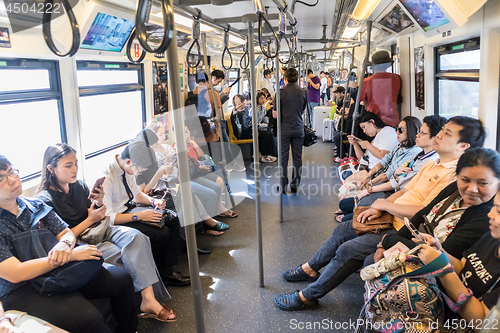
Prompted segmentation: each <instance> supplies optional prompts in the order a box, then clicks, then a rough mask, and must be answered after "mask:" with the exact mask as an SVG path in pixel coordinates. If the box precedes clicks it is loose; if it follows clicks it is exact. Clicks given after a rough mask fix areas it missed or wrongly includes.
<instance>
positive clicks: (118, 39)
mask: <svg viewBox="0 0 500 333" xmlns="http://www.w3.org/2000/svg"><path fill="white" fill-rule="evenodd" d="M134 26H135V22H134V21H129V20H125V19H122V18H119V17H116V16H111V15H108V14H103V13H97V15H96V17H95V19H94V22H93V23H92V26H91V27H90V29H89V32H88V33H87V35H86V36H85V39H84V40H83V42H82V45H81V46H80V47H81V48H82V49H90V50H100V51H112V52H120V51H121V50H122V48H123V45H125V42H126V41H127V39H128V36H130V33H131V32H132V29H133V28H134Z"/></svg>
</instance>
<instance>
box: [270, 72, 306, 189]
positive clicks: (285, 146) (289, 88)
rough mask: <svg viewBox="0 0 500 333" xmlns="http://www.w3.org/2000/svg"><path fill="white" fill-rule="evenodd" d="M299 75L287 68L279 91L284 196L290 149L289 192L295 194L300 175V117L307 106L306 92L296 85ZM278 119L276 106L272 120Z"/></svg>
mask: <svg viewBox="0 0 500 333" xmlns="http://www.w3.org/2000/svg"><path fill="white" fill-rule="evenodd" d="M298 79H299V74H298V73H297V70H295V69H293V68H289V69H287V70H286V71H285V76H284V80H285V87H284V88H281V90H280V105H281V142H282V151H281V158H282V161H283V174H282V178H281V191H282V193H283V194H286V187H287V186H288V156H289V151H290V146H291V148H292V158H293V171H292V181H291V182H290V190H291V191H292V193H295V192H297V188H298V187H299V185H300V178H301V173H302V146H303V144H304V120H303V118H302V115H303V114H304V110H305V108H306V105H307V90H303V89H301V88H300V87H299V86H298V85H297V81H298ZM277 117H278V111H276V104H275V106H274V110H273V118H277Z"/></svg>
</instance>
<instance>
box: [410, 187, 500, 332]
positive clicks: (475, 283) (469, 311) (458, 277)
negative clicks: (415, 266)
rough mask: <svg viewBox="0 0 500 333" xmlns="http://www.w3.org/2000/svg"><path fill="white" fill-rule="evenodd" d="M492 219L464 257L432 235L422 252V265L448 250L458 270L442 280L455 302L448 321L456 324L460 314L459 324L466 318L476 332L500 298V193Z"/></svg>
mask: <svg viewBox="0 0 500 333" xmlns="http://www.w3.org/2000/svg"><path fill="white" fill-rule="evenodd" d="M488 217H489V218H490V220H489V224H490V227H489V229H490V232H487V233H485V234H484V235H483V236H482V237H481V239H479V240H478V241H477V242H476V243H475V244H474V245H473V246H472V247H470V248H469V249H468V250H466V251H465V252H463V256H459V257H456V256H454V255H450V254H449V253H448V251H447V250H446V249H443V246H441V244H440V242H439V240H438V239H436V238H433V237H430V236H428V235H427V236H425V237H426V238H425V240H426V243H427V244H424V245H423V248H422V249H421V250H420V251H419V253H418V256H419V258H420V259H421V260H422V262H423V263H424V264H428V263H430V262H431V261H433V260H434V259H435V258H437V257H438V256H439V255H440V254H441V252H442V251H445V253H446V256H447V257H448V260H449V262H450V264H451V265H453V268H454V270H455V271H454V272H452V273H448V274H445V275H442V276H440V277H439V281H440V282H441V284H440V288H441V289H442V290H443V291H444V292H445V293H446V295H447V296H448V297H449V298H450V299H451V300H452V301H453V302H454V303H455V304H453V305H452V306H450V304H448V308H447V310H448V311H446V312H445V314H446V317H445V320H448V322H451V320H453V321H455V320H457V315H458V316H459V317H461V318H458V322H460V319H464V320H465V322H466V323H472V324H473V326H474V327H470V326H467V327H468V328H473V329H474V330H475V331H476V332H479V331H480V330H481V326H484V323H485V318H486V317H487V316H488V315H489V313H490V310H491V309H492V308H493V307H494V306H495V304H496V303H497V301H498V299H499V297H500V283H498V282H499V281H500V259H499V258H500V193H497V194H496V196H495V199H494V206H493V207H492V208H491V211H490V213H489V214H488ZM463 248H467V247H465V246H463ZM457 258H460V259H457ZM449 310H451V311H449ZM453 312H454V313H453ZM490 326H491V325H490Z"/></svg>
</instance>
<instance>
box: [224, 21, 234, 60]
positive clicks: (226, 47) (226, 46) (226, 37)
mask: <svg viewBox="0 0 500 333" xmlns="http://www.w3.org/2000/svg"><path fill="white" fill-rule="evenodd" d="M229 28H230V26H229V24H228V25H227V28H225V29H224V51H223V52H222V67H223V68H224V69H225V70H230V69H231V68H233V56H232V55H231V51H229ZM226 52H227V54H229V59H231V62H230V64H229V67H228V66H226V65H225V63H224V58H225V56H226Z"/></svg>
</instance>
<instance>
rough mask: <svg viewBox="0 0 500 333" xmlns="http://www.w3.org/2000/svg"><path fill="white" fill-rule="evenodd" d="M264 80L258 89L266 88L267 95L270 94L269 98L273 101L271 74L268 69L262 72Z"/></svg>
mask: <svg viewBox="0 0 500 333" xmlns="http://www.w3.org/2000/svg"><path fill="white" fill-rule="evenodd" d="M263 74H264V80H262V82H261V83H260V88H259V90H260V89H262V88H266V89H267V90H268V91H269V93H270V94H271V97H272V98H273V99H274V86H273V81H272V76H273V75H272V72H271V70H270V69H265V70H264V73H263Z"/></svg>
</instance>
